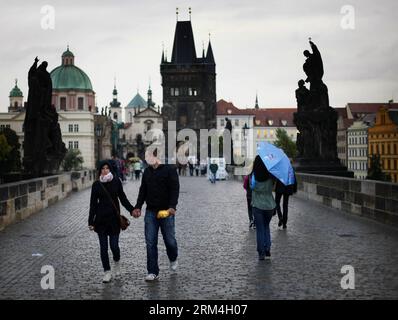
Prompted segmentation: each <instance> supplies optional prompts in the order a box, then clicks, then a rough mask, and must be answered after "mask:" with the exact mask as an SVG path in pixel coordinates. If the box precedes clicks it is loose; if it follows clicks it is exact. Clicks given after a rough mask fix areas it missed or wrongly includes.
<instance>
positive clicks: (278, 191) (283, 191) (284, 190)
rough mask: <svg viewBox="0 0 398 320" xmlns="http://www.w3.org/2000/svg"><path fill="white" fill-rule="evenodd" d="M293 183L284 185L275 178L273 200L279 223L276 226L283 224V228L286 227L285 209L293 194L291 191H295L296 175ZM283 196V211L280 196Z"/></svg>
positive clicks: (286, 209)
mask: <svg viewBox="0 0 398 320" xmlns="http://www.w3.org/2000/svg"><path fill="white" fill-rule="evenodd" d="M294 180H295V181H294V184H291V185H288V186H285V185H284V184H283V183H282V182H280V181H279V180H276V186H275V202H276V212H277V213H278V218H279V223H278V227H281V226H283V229H286V225H287V211H288V206H289V197H290V196H291V195H293V193H296V192H297V181H296V177H294ZM282 196H283V213H282V211H281V206H280V202H281V198H282Z"/></svg>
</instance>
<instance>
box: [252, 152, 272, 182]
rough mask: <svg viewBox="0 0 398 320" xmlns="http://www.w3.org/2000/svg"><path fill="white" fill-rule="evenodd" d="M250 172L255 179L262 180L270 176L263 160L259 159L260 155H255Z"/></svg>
mask: <svg viewBox="0 0 398 320" xmlns="http://www.w3.org/2000/svg"><path fill="white" fill-rule="evenodd" d="M252 174H254V177H255V179H256V181H259V182H263V181H266V180H268V179H269V178H271V175H270V173H269V171H268V169H267V168H266V167H265V165H264V162H263V160H261V158H260V156H258V155H257V156H256V158H255V159H254V163H253V170H252Z"/></svg>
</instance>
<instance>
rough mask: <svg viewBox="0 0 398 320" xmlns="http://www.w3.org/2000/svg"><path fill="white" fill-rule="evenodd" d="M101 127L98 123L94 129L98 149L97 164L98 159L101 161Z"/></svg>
mask: <svg viewBox="0 0 398 320" xmlns="http://www.w3.org/2000/svg"><path fill="white" fill-rule="evenodd" d="M102 130H103V129H102V125H101V124H100V123H97V125H96V127H95V135H96V137H97V139H98V140H97V141H98V143H97V149H98V155H97V163H98V164H99V162H100V159H101V155H100V139H101V137H102Z"/></svg>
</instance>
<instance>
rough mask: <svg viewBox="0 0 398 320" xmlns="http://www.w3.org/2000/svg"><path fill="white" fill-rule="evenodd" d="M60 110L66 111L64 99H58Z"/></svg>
mask: <svg viewBox="0 0 398 320" xmlns="http://www.w3.org/2000/svg"><path fill="white" fill-rule="evenodd" d="M59 104H60V109H61V110H66V97H61V98H60V99H59Z"/></svg>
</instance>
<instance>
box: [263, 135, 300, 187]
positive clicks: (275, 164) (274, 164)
mask: <svg viewBox="0 0 398 320" xmlns="http://www.w3.org/2000/svg"><path fill="white" fill-rule="evenodd" d="M257 153H258V155H259V156H260V158H261V160H262V161H263V162H264V165H265V166H266V167H267V169H268V171H269V172H270V173H271V174H272V175H273V176H274V177H275V178H277V179H278V180H279V181H280V182H282V183H283V184H284V185H285V186H288V185H291V184H294V183H295V181H296V179H295V177H294V170H293V167H292V164H291V163H290V160H289V158H288V157H287V155H286V154H285V153H284V152H283V150H282V149H279V148H278V147H275V146H274V145H273V144H271V143H268V142H260V144H259V145H258V147H257Z"/></svg>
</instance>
